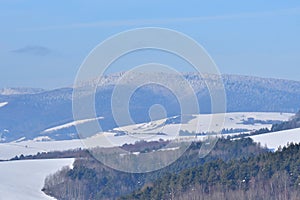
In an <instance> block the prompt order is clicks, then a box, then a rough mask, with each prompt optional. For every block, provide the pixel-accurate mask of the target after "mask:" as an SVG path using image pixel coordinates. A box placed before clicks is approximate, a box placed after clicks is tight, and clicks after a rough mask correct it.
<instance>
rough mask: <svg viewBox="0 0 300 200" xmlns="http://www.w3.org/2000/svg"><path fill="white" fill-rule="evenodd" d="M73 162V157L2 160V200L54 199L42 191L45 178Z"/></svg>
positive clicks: (0, 188) (0, 183) (0, 173)
mask: <svg viewBox="0 0 300 200" xmlns="http://www.w3.org/2000/svg"><path fill="white" fill-rule="evenodd" d="M73 162H74V159H72V158H71V159H47V160H22V161H7V162H0V180H1V182H0V200H20V199H24V200H44V199H54V198H52V197H49V196H47V195H46V194H44V193H43V192H42V191H41V189H42V188H43V185H44V180H45V178H46V177H47V176H48V175H49V174H52V173H55V172H56V171H58V170H59V169H61V168H62V167H64V166H72V164H73Z"/></svg>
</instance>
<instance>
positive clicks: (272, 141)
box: [251, 128, 300, 149]
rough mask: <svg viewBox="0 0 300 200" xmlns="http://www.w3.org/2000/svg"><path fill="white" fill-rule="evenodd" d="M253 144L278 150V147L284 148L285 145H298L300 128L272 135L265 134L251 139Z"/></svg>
mask: <svg viewBox="0 0 300 200" xmlns="http://www.w3.org/2000/svg"><path fill="white" fill-rule="evenodd" d="M251 138H252V139H253V140H254V141H255V142H260V144H261V145H262V146H265V145H266V146H267V147H268V148H270V149H278V147H279V146H281V147H283V146H286V145H287V143H291V142H293V143H300V128H298V129H291V130H285V131H279V132H273V133H266V134H261V135H256V136H252V137H251Z"/></svg>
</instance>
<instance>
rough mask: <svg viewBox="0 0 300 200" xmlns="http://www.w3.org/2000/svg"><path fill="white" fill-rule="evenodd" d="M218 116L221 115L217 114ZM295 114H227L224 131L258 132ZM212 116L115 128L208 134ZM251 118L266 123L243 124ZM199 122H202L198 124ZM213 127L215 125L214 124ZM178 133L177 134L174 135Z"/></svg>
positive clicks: (132, 130)
mask: <svg viewBox="0 0 300 200" xmlns="http://www.w3.org/2000/svg"><path fill="white" fill-rule="evenodd" d="M216 115H217V116H218V115H219V114H216ZM293 115H294V114H291V113H269V112H268V113H262V112H243V113H226V114H225V122H224V127H223V128H224V129H231V128H232V129H247V130H249V131H252V130H258V129H261V128H271V127H272V123H267V121H268V120H271V121H287V120H288V119H289V118H290V117H292V116H293ZM212 117H213V115H212V114H203V115H192V117H191V120H189V121H187V122H184V123H182V124H166V123H165V122H166V119H163V120H158V121H153V122H150V123H142V124H137V125H131V126H125V127H121V128H115V129H114V131H125V132H128V133H131V134H134V133H145V134H147V133H148V134H150V133H158V132H163V133H166V134H168V135H174V134H178V132H177V131H178V130H185V131H190V132H192V131H195V130H198V131H197V132H198V133H202V132H204V133H205V132H207V131H209V130H210V129H209V128H210V124H211V123H212V122H211V120H212ZM249 118H253V119H254V120H260V121H264V122H265V123H253V124H251V123H249V124H245V123H243V122H245V121H247V120H248V119H249ZM198 122H200V123H199V124H198ZM212 125H213V124H212ZM174 132H176V133H174Z"/></svg>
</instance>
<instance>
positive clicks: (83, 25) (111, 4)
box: [0, 0, 300, 89]
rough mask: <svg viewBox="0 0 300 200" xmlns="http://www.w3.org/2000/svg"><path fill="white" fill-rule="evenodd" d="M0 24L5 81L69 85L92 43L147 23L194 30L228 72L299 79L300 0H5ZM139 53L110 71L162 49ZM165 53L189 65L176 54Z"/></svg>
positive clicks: (0, 78)
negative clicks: (177, 57)
mask: <svg viewBox="0 0 300 200" xmlns="http://www.w3.org/2000/svg"><path fill="white" fill-rule="evenodd" d="M0 25H1V26H0V36H1V37H0V88H4V87H39V88H47V89H53V88H58V87H63V86H71V85H72V83H73V82H74V79H75V77H76V74H77V71H78V69H79V67H80V65H81V64H82V62H83V60H84V59H85V58H86V56H87V55H88V54H89V52H90V51H91V50H92V49H93V48H94V47H95V46H97V45H98V44H99V43H100V42H102V41H104V40H105V39H107V38H108V37H110V36H112V35H115V34H118V33H120V32H122V31H126V30H129V29H134V28H142V27H162V28H168V29H173V30H176V31H179V32H182V33H184V34H186V35H188V36H190V37H191V38H193V39H195V40H196V41H197V42H198V43H199V44H201V45H202V46H203V47H204V48H205V49H206V51H207V52H208V53H209V55H210V56H211V57H212V59H213V60H214V61H215V63H216V64H217V66H218V68H219V70H220V71H221V73H223V74H241V75H250V76H259V77H270V78H282V79H290V80H297V81H300V75H299V74H300V37H299V35H300V1H298V0H295V1H292V0H285V1H282V0H264V1H262V0H253V1H237V0H235V1H233V0H227V1H224V0H211V1H200V0H195V1H171V0H164V1H161V0H152V1H140V0H126V1H121V0H119V1H117V0H111V1H101V0H99V1H83V0H82V1H79V0H73V1H61V0H60V1H58V0H51V1H50V0H48V1H38V0H35V1H34V0H0ZM141 55H142V56H141ZM141 55H140V56H139V54H137V55H136V56H133V55H131V56H130V55H129V58H127V59H123V60H121V61H120V62H119V65H118V66H117V65H115V66H112V68H111V72H118V71H124V70H127V69H129V68H130V67H131V65H133V64H136V63H142V62H147V61H151V60H152V59H154V60H155V59H158V60H159V58H160V57H163V56H162V55H160V54H159V53H157V52H152V53H151V52H150V53H149V52H144V54H141ZM164 59H170V60H171V61H170V63H171V64H173V65H174V68H175V69H177V70H179V71H189V69H187V68H186V67H185V65H184V63H182V62H180V61H177V60H176V58H172V57H171V56H169V57H168V56H165V57H164ZM181 64H182V65H181ZM113 67H115V68H113Z"/></svg>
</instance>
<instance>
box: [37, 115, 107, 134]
mask: <svg viewBox="0 0 300 200" xmlns="http://www.w3.org/2000/svg"><path fill="white" fill-rule="evenodd" d="M99 119H103V117H97V118H92V119H83V120H78V121H73V122H69V123H66V124H62V125H59V126H55V127H52V128H49V129H46V130H44V131H43V132H42V134H43V133H49V132H53V131H57V130H61V129H64V128H69V127H71V126H76V125H78V124H84V123H87V122H91V121H95V120H99Z"/></svg>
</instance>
